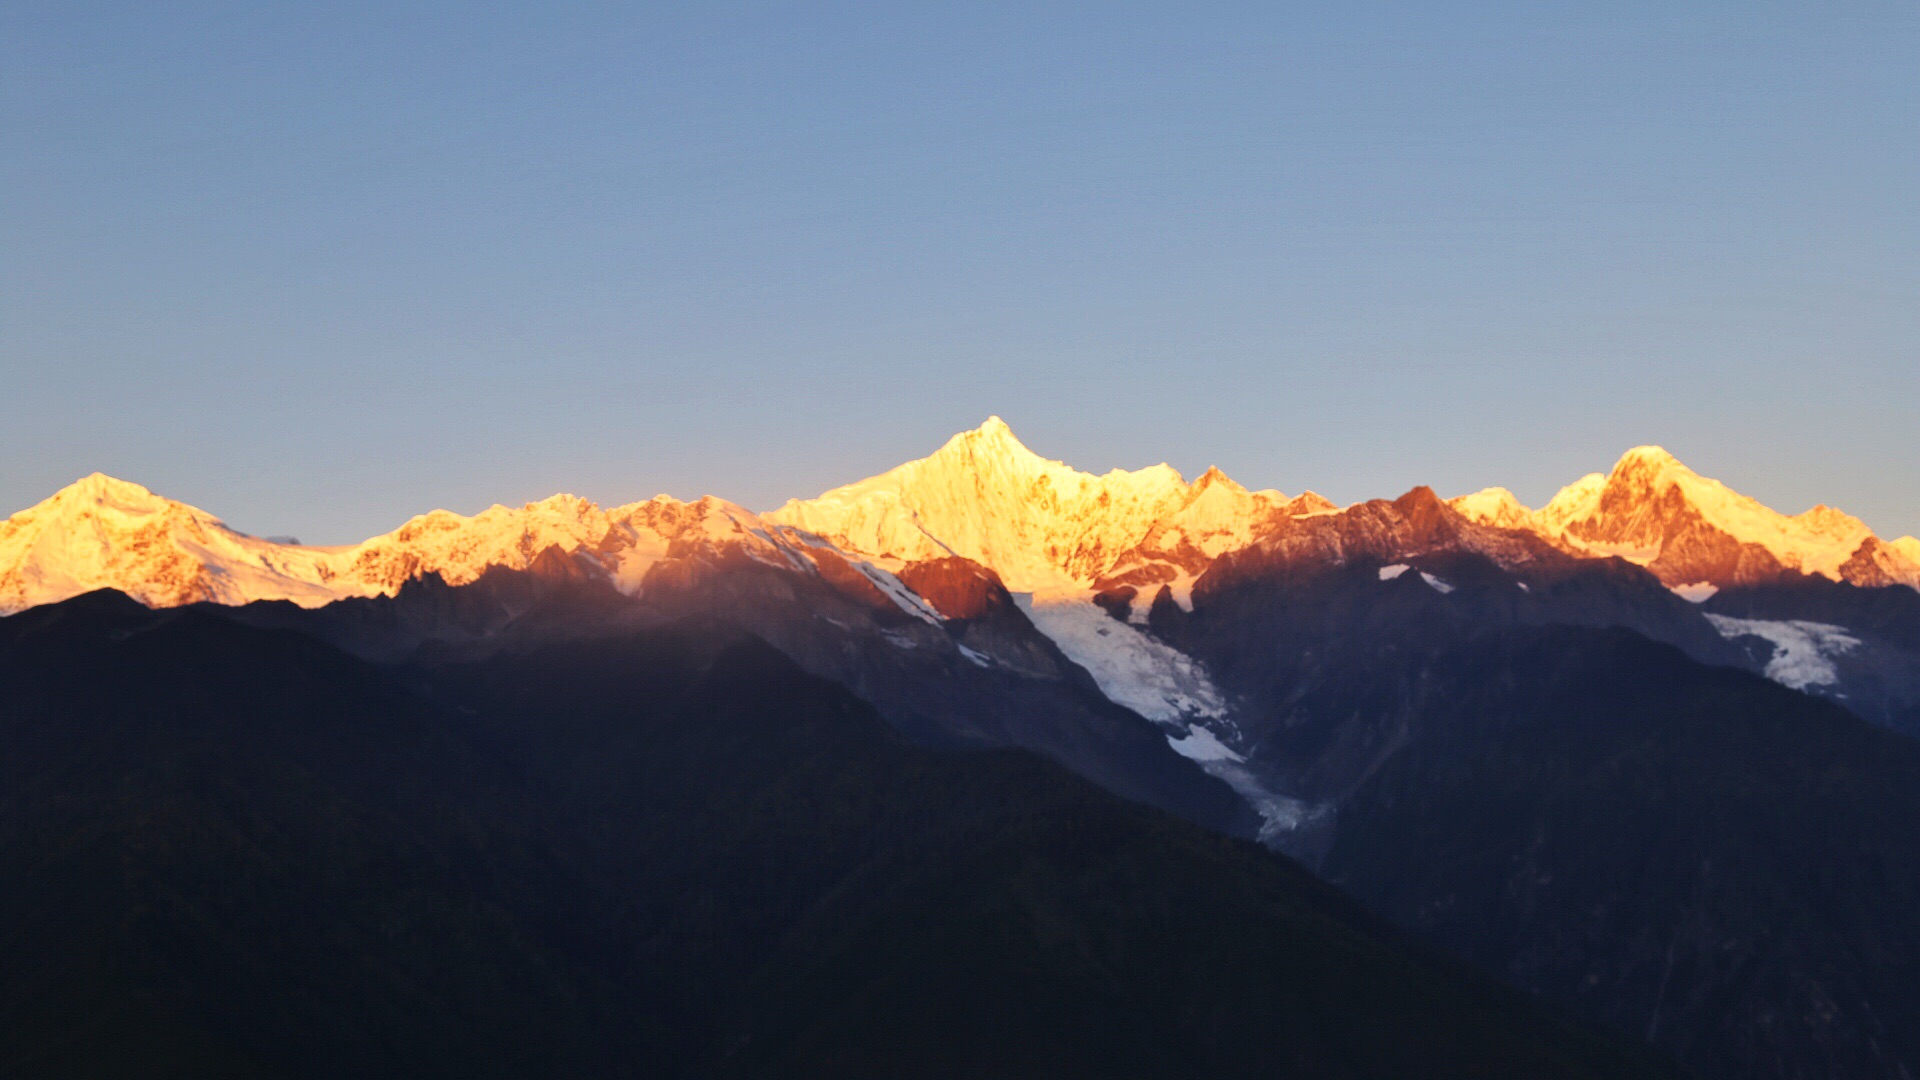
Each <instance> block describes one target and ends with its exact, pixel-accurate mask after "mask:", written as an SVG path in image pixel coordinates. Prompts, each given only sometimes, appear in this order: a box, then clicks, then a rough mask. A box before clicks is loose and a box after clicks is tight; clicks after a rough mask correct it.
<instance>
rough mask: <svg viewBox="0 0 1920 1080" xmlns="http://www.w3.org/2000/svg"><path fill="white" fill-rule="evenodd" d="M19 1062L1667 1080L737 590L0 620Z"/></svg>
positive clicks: (242, 1068)
mask: <svg viewBox="0 0 1920 1080" xmlns="http://www.w3.org/2000/svg"><path fill="white" fill-rule="evenodd" d="M0 679H4V682H5V685H6V687H7V693H6V694H5V696H4V698H0V742H3V743H4V746H5V748H6V749H5V752H4V753H3V754H0V882H4V885H3V886H0V1072H5V1073H7V1074H9V1075H21V1076H36V1077H59V1076H102V1075H111V1076H276V1077H287V1078H305V1077H334V1076H356V1077H357V1076H376V1075H377V1076H449V1077H451V1076H463V1077H464V1076H549V1075H564V1076H572V1077H591V1076H814V1075H821V1076H826V1075H831V1076H860V1075H869V1076H898V1075H917V1076H956V1077H959V1076H1061V1075H1098V1076H1182V1077H1185V1076H1203V1075H1204V1076H1326V1077H1348V1076H1352V1077H1360V1076H1369V1077H1403V1076H1416V1075H1421V1076H1474V1077H1508V1076H1510V1077H1534V1076H1555V1077H1582V1076H1593V1077H1602V1076H1605V1077H1643V1076H1660V1075H1669V1074H1670V1070H1669V1068H1668V1067H1667V1066H1664V1065H1662V1064H1661V1063H1659V1062H1658V1061H1657V1060H1655V1059H1653V1058H1652V1057H1650V1056H1649V1054H1648V1053H1647V1052H1645V1051H1642V1050H1640V1049H1637V1048H1636V1047H1635V1046H1634V1045H1633V1044H1631V1043H1630V1042H1627V1041H1623V1040H1619V1039H1616V1038H1614V1037H1611V1036H1602V1035H1597V1034H1595V1033H1594V1032H1593V1031H1592V1030H1589V1029H1586V1028H1583V1027H1581V1026H1579V1025H1576V1024H1573V1023H1571V1022H1569V1021H1567V1020H1565V1019H1563V1018H1561V1016H1560V1015H1559V1014H1558V1013H1556V1012H1554V1011H1553V1010H1552V1009H1551V1008H1549V1007H1546V1006H1542V1005H1540V1004H1538V1003H1536V1002H1535V1001H1533V1000H1532V999H1529V998H1527V997H1524V996H1522V995H1520V994H1518V993H1516V992H1514V991H1511V990H1509V989H1506V988H1505V987H1503V986H1501V985H1499V984H1497V983H1495V982H1493V981H1492V980H1490V979H1487V978H1485V977H1483V976H1480V975H1477V974H1475V973H1474V972H1473V971H1471V970H1470V969H1468V968H1466V967H1465V966H1463V965H1461V964H1459V963H1457V962H1455V961H1452V960H1449V959H1446V958H1444V957H1443V956H1442V955H1441V954H1438V953H1433V952H1428V951H1426V950H1425V948H1424V947H1422V946H1418V945H1414V944H1411V943H1410V942H1409V941H1408V940H1407V939H1403V938H1401V937H1400V936H1399V935H1398V933H1397V932H1395V931H1393V930H1390V929H1388V928H1386V926H1385V925H1384V924H1383V923H1381V922H1379V921H1377V920H1376V919H1374V918H1373V917H1371V916H1369V915H1367V914H1365V913H1364V912H1363V911H1361V910H1360V909H1359V908H1358V907H1357V906H1356V905H1354V904H1353V903H1352V902H1350V901H1348V900H1346V899H1345V898H1343V897H1342V896H1341V895H1340V894H1338V893H1336V892H1334V891H1333V890H1331V889H1330V888H1328V887H1326V886H1324V885H1322V884H1320V883H1318V882H1317V881H1315V880H1314V879H1313V878H1312V877H1310V876H1309V875H1307V874H1306V873H1305V872H1304V871H1303V870H1302V869H1300V868H1299V867H1298V866H1297V865H1295V864H1293V863H1291V862H1289V861H1287V860H1285V859H1283V858H1280V857H1277V856H1273V855H1271V854H1269V853H1267V852H1265V851H1263V850H1260V849H1258V848H1256V847H1253V846H1252V845H1250V844H1247V843H1245V842H1242V841H1237V840H1231V839H1226V838H1222V837H1219V836H1216V835H1213V834H1210V833H1208V832H1207V831H1205V830H1203V829H1201V828H1199V827H1197V826H1194V825H1191V824H1188V823H1186V822H1183V821H1180V820H1178V819H1175V818H1173V817H1171V816H1169V815H1166V814H1164V813H1162V812H1160V811H1156V810H1152V809H1149V808H1145V807H1142V806H1138V805H1134V804H1130V803H1127V802H1124V801H1122V800H1120V799H1117V798H1115V797H1113V796H1111V795H1108V794H1106V793H1104V792H1102V791H1100V790H1098V789H1097V788H1095V787H1093V786H1092V785H1091V784H1089V783H1087V782H1085V781H1083V780H1081V779H1079V778H1078V777H1075V776H1074V775H1072V774H1070V773H1068V772H1067V771H1065V770H1064V769H1062V768H1060V767H1059V766H1056V765H1054V764H1052V763H1050V762H1047V761H1045V760H1042V759H1041V758H1038V757H1036V756H1033V755H1031V754H1029V753H1026V752H1022V751H1015V750H990V751H974V752H953V751H948V752H936V751H932V750H928V749H923V748H920V747H917V746H914V745H911V744H909V743H907V742H906V741H905V740H904V739H903V738H901V737H900V736H899V735H898V734H896V732H895V730H894V729H893V728H891V727H889V726H888V725H887V724H885V723H884V722H883V721H882V720H881V719H880V718H879V717H878V716H877V715H876V714H875V713H874V712H873V710H872V709H871V708H869V707H868V706H867V705H865V704H864V703H862V702H861V701H860V700H858V699H857V698H855V697H853V696H852V695H851V694H849V693H847V692H846V691H845V690H843V689H841V688H840V687H838V686H836V685H834V684H832V683H829V682H825V681H822V680H820V679H817V678H814V677H811V676H808V675H806V674H803V673H802V672H801V671H799V670H798V669H797V668H796V667H795V666H794V665H793V664H792V663H791V662H790V661H789V660H787V659H786V658H785V657H784V656H782V655H781V654H780V653H778V652H776V651H774V650H773V649H771V648H768V647H766V646H765V645H763V644H760V643H758V642H757V641H755V640H753V639H751V638H746V637H743V636H742V635H740V634H739V633H738V632H737V631H735V630H732V629H729V628H726V627H723V626H718V625H695V624H685V623H683V624H679V625H676V626H675V627H672V628H666V629H653V630H645V631H633V632H626V633H618V634H609V635H607V636H604V637H601V638H598V639H595V640H591V641H585V642H581V641H573V642H566V643H560V644H548V645H529V646H527V647H525V648H522V649H518V650H510V651H507V652H503V653H500V654H497V655H495V656H492V657H489V658H488V659H486V660H484V661H460V662H454V661H448V662H443V663H438V664H433V663H414V664H411V665H407V666H390V665H380V664H375V663H371V662H368V661H364V660H360V659H356V658H353V657H350V656H348V655H347V654H345V653H342V652H340V651H338V650H336V649H335V648H333V647H332V646H330V645H327V644H325V643H322V642H320V641H318V640H315V639H313V638H310V637H305V636H301V635H298V634H295V633H291V632H287V631H281V630H271V629H261V628H256V627H248V626H244V625H241V624H239V623H236V622H234V621H232V620H231V619H229V618H227V617H225V616H224V615H222V614H220V613H216V612H210V611H206V610H201V609H186V610H180V611H172V612H160V613H155V612H149V611H146V610H145V609H143V608H140V607H139V606H138V605H135V604H133V603H131V602H130V601H126V600H124V599H123V598H120V597H118V596H115V595H110V594H94V595H90V596H86V597H81V598H78V599H76V600H73V601H69V602H67V603H64V604H59V605H52V606H48V607H42V608H37V609H34V610H31V611H28V612H26V613H23V614H21V615H18V616H14V617H12V618H8V619H5V620H0Z"/></svg>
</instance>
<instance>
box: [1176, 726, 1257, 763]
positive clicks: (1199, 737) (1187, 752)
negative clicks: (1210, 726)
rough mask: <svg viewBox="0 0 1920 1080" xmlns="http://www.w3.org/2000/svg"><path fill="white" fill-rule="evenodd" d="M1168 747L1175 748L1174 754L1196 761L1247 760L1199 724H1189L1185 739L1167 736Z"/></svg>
mask: <svg viewBox="0 0 1920 1080" xmlns="http://www.w3.org/2000/svg"><path fill="white" fill-rule="evenodd" d="M1167 745H1168V746H1171V747H1173V749H1174V752H1175V753H1177V754H1179V755H1180V756H1181V757H1184V758H1191V759H1192V760H1194V761H1202V762H1205V761H1245V760H1247V759H1246V758H1243V757H1241V756H1240V755H1239V754H1236V753H1234V752H1233V750H1232V749H1231V748H1229V747H1228V746H1227V744H1226V743H1223V742H1221V741H1220V739H1219V738H1218V737H1217V736H1215V735H1214V733H1213V732H1211V731H1208V730H1207V729H1206V728H1203V727H1201V726H1200V725H1199V724H1188V725H1187V734H1186V736H1185V737H1184V738H1178V739H1176V738H1174V737H1173V736H1171V735H1169V736H1167Z"/></svg>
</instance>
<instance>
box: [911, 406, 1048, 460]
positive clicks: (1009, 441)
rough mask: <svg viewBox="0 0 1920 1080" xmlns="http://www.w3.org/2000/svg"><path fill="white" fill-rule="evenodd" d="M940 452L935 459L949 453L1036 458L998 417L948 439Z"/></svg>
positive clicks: (988, 418)
mask: <svg viewBox="0 0 1920 1080" xmlns="http://www.w3.org/2000/svg"><path fill="white" fill-rule="evenodd" d="M941 451H942V453H941V454H936V455H935V457H941V456H943V455H946V454H949V453H950V452H951V453H961V454H965V455H969V456H979V455H985V456H988V457H997V458H1005V457H1015V458H1024V457H1035V456H1036V455H1035V454H1034V453H1033V451H1031V450H1029V449H1027V444H1025V443H1023V442H1021V441H1020V436H1018V435H1015V434H1014V433H1013V428H1011V427H1009V426H1008V425H1007V422H1006V421H1005V420H1002V419H1000V418H999V417H998V416H989V417H987V420H986V423H983V424H981V425H980V426H979V427H977V428H973V429H972V430H970V431H963V432H961V433H960V434H958V435H955V436H954V437H953V438H951V439H948V440H947V445H946V446H944V447H942V448H941Z"/></svg>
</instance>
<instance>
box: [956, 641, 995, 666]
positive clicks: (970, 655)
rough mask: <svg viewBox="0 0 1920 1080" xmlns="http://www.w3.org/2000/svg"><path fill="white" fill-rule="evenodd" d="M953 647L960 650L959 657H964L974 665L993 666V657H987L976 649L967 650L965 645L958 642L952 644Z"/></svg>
mask: <svg viewBox="0 0 1920 1080" xmlns="http://www.w3.org/2000/svg"><path fill="white" fill-rule="evenodd" d="M954 646H955V647H956V648H958V649H959V650H960V655H961V656H964V657H966V658H967V659H969V660H971V661H973V662H974V663H976V664H978V665H980V666H981V667H992V666H993V657H991V656H988V655H987V654H986V653H983V652H981V651H980V650H978V649H969V648H967V647H966V646H965V645H961V644H960V643H959V642H954Z"/></svg>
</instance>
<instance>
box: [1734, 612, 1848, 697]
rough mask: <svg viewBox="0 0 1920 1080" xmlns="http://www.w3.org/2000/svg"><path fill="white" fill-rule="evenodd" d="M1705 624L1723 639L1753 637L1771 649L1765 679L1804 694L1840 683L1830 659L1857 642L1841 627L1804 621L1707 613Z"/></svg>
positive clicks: (1838, 674)
mask: <svg viewBox="0 0 1920 1080" xmlns="http://www.w3.org/2000/svg"><path fill="white" fill-rule="evenodd" d="M1707 620H1708V621H1709V622H1711V623H1713V628H1714V629H1715V630H1718V631H1720V636H1721V637H1723V638H1728V639H1732V638H1739V637H1757V638H1762V639H1764V640H1766V641H1767V642H1769V643H1770V644H1772V645H1773V658H1772V659H1771V660H1769V661H1767V672H1766V674H1767V678H1769V679H1772V680H1773V681H1774V682H1777V683H1779V684H1780V685H1782V686H1791V687H1793V688H1794V689H1795V690H1805V689H1807V688H1808V687H1811V686H1832V685H1834V684H1836V683H1838V682H1839V681H1840V673H1839V672H1838V671H1837V670H1835V668H1834V666H1833V659H1834V657H1836V656H1841V655H1844V654H1846V653H1849V652H1852V651H1853V650H1854V649H1855V648H1856V647H1857V646H1858V645H1859V644H1860V639H1859V638H1856V637H1854V636H1853V635H1852V634H1850V633H1848V632H1847V628H1846V627H1844V626H1835V625H1833V624H1832V623H1819V622H1808V621H1806V620H1804V619H1787V620H1781V619H1736V618H1733V617H1732V616H1729V615H1715V614H1712V613H1708V615H1707Z"/></svg>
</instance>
